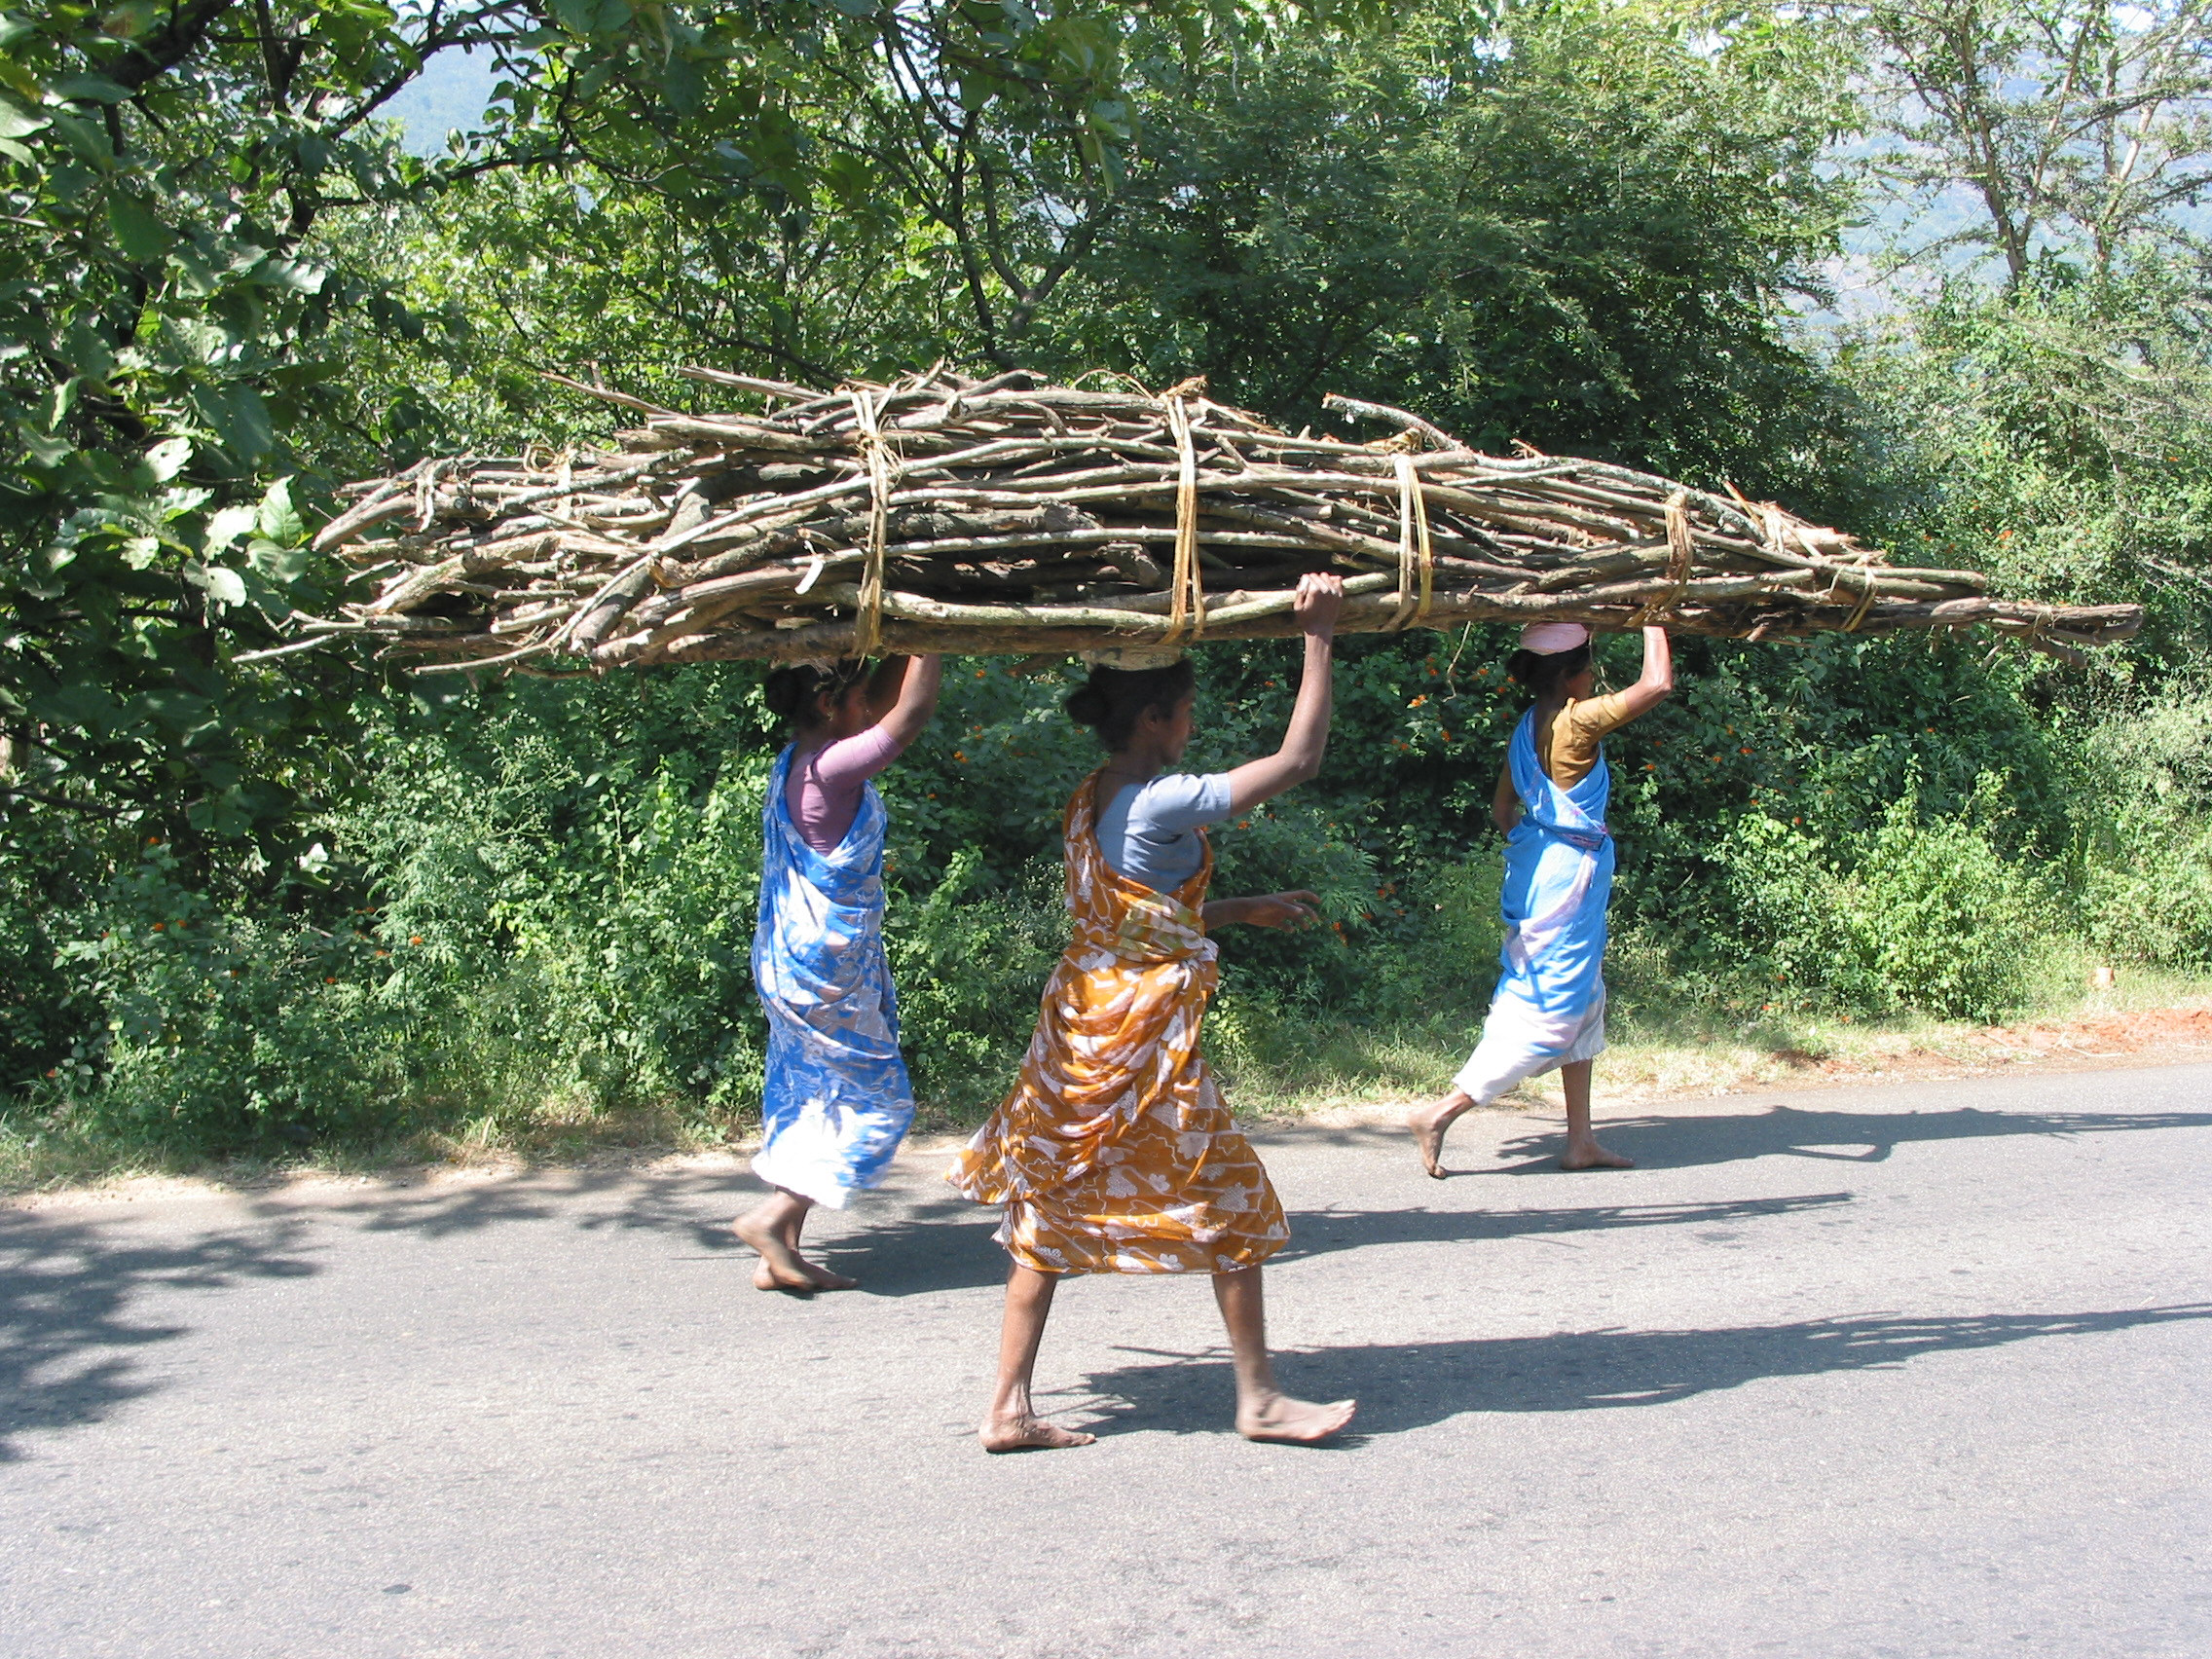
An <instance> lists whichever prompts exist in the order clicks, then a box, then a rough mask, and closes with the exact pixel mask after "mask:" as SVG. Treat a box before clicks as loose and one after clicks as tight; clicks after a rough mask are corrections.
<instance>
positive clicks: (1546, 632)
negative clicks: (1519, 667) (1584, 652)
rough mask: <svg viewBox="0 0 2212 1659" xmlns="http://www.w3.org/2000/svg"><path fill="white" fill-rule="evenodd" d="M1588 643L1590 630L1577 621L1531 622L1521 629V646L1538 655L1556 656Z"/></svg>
mask: <svg viewBox="0 0 2212 1659" xmlns="http://www.w3.org/2000/svg"><path fill="white" fill-rule="evenodd" d="M1589 643H1590V630H1589V629H1587V628H1585V627H1584V626H1583V625H1582V624H1581V623H1579V622H1531V623H1530V624H1529V625H1528V626H1527V627H1526V628H1524V629H1522V630H1521V648H1522V649H1523V650H1525V651H1534V652H1535V653H1536V655H1538V656H1557V655H1559V653H1560V652H1562V651H1570V650H1572V649H1574V647H1575V646H1577V645H1588V644H1589Z"/></svg>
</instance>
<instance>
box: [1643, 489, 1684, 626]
mask: <svg viewBox="0 0 2212 1659" xmlns="http://www.w3.org/2000/svg"><path fill="white" fill-rule="evenodd" d="M1696 557H1697V542H1696V540H1695V539H1694V538H1693V537H1692V536H1691V535H1690V493H1689V492H1688V491H1687V490H1677V491H1676V492H1675V493H1674V494H1673V495H1672V496H1669V497H1668V498H1667V580H1668V581H1670V582H1672V583H1673V584H1674V591H1673V592H1672V593H1669V594H1667V595H1665V596H1664V597H1662V598H1655V599H1651V600H1648V601H1646V602H1645V603H1644V605H1643V608H1641V609H1640V610H1639V611H1637V613H1636V615H1635V616H1634V617H1633V618H1631V619H1630V622H1629V626H1630V627H1632V628H1646V627H1649V626H1650V625H1651V624H1652V623H1654V622H1656V621H1658V620H1659V619H1660V618H1661V617H1663V616H1669V615H1672V614H1673V613H1674V609H1675V607H1676V606H1677V605H1679V604H1680V603H1681V599H1682V595H1683V594H1685V593H1687V592H1689V587H1690V570H1691V566H1692V564H1693V563H1694V561H1695V560H1696Z"/></svg>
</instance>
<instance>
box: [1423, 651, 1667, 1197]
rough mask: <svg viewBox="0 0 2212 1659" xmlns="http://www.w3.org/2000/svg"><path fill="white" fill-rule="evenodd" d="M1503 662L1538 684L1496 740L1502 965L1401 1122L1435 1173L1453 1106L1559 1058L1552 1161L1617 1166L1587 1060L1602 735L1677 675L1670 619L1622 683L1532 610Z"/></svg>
mask: <svg viewBox="0 0 2212 1659" xmlns="http://www.w3.org/2000/svg"><path fill="white" fill-rule="evenodd" d="M1506 672H1507V673H1508V674H1510V675H1511V676H1512V677H1513V678H1514V680H1515V681H1517V682H1519V683H1520V684H1522V685H1523V686H1525V687H1527V688H1528V689H1529V690H1530V691H1531V692H1533V693H1534V694H1535V698H1536V702H1535V706H1534V707H1533V708H1531V709H1530V711H1529V712H1528V713H1527V714H1525V715H1523V716H1522V717H1521V722H1520V724H1518V725H1517V726H1515V727H1514V728H1513V740H1512V742H1511V743H1510V744H1509V745H1508V746H1507V748H1506V764H1505V770H1504V772H1503V774H1502V775H1501V776H1500V777H1499V778H1498V780H1497V793H1496V794H1495V796H1494V797H1493V800H1492V802H1491V817H1492V819H1493V821H1494V822H1495V823H1496V825H1497V827H1498V828H1499V829H1500V830H1504V831H1505V886H1504V888H1503V891H1502V893H1501V896H1500V897H1501V903H1502V907H1503V909H1504V912H1505V949H1504V950H1503V952H1502V953H1501V954H1500V957H1499V961H1500V964H1501V966H1502V967H1503V969H1504V972H1503V974H1501V975H1500V976H1499V977H1498V981H1497V990H1496V992H1495V993H1494V995H1493V997H1492V1000H1491V1005H1490V1014H1489V1017H1487V1018H1486V1019H1485V1020H1484V1021H1483V1034H1482V1040H1481V1041H1480V1042H1479V1043H1478V1044H1477V1045H1476V1047H1475V1051H1474V1053H1473V1054H1472V1055H1470V1056H1469V1057H1468V1060H1467V1063H1466V1064H1465V1065H1463V1066H1461V1067H1460V1068H1459V1075H1458V1076H1457V1077H1456V1078H1454V1079H1453V1080H1452V1092H1451V1093H1449V1094H1447V1095H1446V1096H1445V1097H1444V1098H1443V1099H1441V1100H1439V1101H1437V1102H1436V1104H1435V1105H1433V1106H1429V1107H1426V1108H1424V1109H1423V1110H1421V1111H1419V1112H1416V1113H1414V1114H1413V1115H1412V1116H1411V1117H1410V1118H1409V1119H1408V1120H1407V1127H1409V1128H1411V1129H1412V1130H1413V1132H1414V1138H1415V1141H1416V1142H1417V1143H1418V1145H1419V1149H1420V1161H1421V1166H1422V1167H1423V1168H1425V1169H1426V1170H1427V1171H1428V1172H1429V1174H1430V1175H1432V1176H1434V1177H1435V1178H1436V1179H1437V1180H1439V1181H1441V1180H1443V1179H1444V1177H1445V1175H1446V1174H1447V1173H1448V1172H1447V1171H1446V1169H1445V1168H1444V1165H1443V1163H1442V1161H1441V1160H1442V1158H1443V1154H1444V1131H1445V1129H1446V1128H1447V1127H1449V1126H1450V1124H1451V1123H1452V1121H1453V1119H1455V1118H1456V1117H1458V1116H1459V1114H1460V1113H1462V1112H1465V1111H1468V1110H1469V1109H1471V1108H1473V1107H1476V1106H1480V1105H1482V1104H1484V1103H1485V1102H1487V1101H1491V1100H1494V1099H1496V1098H1497V1097H1498V1096H1499V1095H1501V1094H1503V1093H1504V1092H1505V1091H1506V1090H1507V1089H1509V1088H1513V1086H1514V1085H1515V1084H1518V1083H1522V1082H1525V1081H1526V1080H1527V1079H1529V1078H1531V1077H1535V1076H1538V1075H1539V1074H1541V1073H1543V1072H1548V1071H1551V1070H1553V1069H1555V1068H1556V1069H1557V1070H1558V1072H1559V1074H1560V1082H1561V1085H1562V1086H1563V1088H1564V1091H1565V1093H1566V1095H1567V1151H1566V1153H1565V1155H1564V1156H1562V1157H1561V1159H1560V1167H1561V1168H1563V1169H1626V1168H1628V1167H1629V1161H1628V1160H1627V1159H1625V1158H1623V1157H1621V1156H1620V1155H1619V1154H1618V1153H1614V1152H1608V1151H1606V1150H1605V1149H1604V1147H1602V1146H1600V1145H1599V1144H1598V1137H1597V1136H1596V1135H1595V1134H1593V1133H1592V1132H1591V1129H1590V1063H1591V1061H1593V1060H1594V1059H1596V1058H1597V1057H1598V1055H1599V1054H1600V1053H1602V1052H1603V1051H1604V1047H1605V980H1604V958H1605V904H1606V901H1607V900H1609V899H1610V898H1611V897H1612V891H1613V836H1612V831H1611V830H1608V829H1606V828H1605V802H1606V799H1607V797H1608V795H1609V794H1610V793H1611V790H1612V776H1611V774H1610V773H1609V772H1608V771H1607V770H1606V767H1605V757H1604V755H1603V754H1602V753H1601V752H1600V748H1599V745H1600V743H1601V741H1602V740H1603V739H1604V737H1605V736H1606V734H1608V733H1610V732H1615V731H1618V730H1619V729H1620V728H1621V727H1622V726H1624V725H1627V724H1628V723H1629V721H1631V720H1633V719H1638V718H1639V717H1640V716H1642V715H1645V714H1648V713H1649V712H1650V711H1651V710H1653V709H1655V708H1657V707H1658V706H1659V704H1660V703H1661V702H1662V701H1663V700H1664V699H1665V698H1666V696H1667V694H1668V693H1669V692H1670V691H1672V690H1674V688H1675V669H1674V660H1673V656H1672V653H1671V652H1670V650H1669V647H1668V644H1667V630H1666V629H1664V628H1646V629H1644V630H1643V673H1642V674H1641V677H1639V679H1638V680H1637V682H1636V683H1635V684H1634V685H1631V686H1630V687H1629V688H1628V689H1627V690H1626V691H1616V692H1613V693H1612V694H1611V695H1609V696H1604V697H1596V696H1593V695H1592V692H1594V691H1595V690H1596V689H1597V685H1596V677H1595V675H1594V674H1593V672H1592V670H1591V667H1590V630H1589V629H1587V628H1585V627H1584V626H1583V625H1582V624H1581V623H1579V622H1541V623H1536V624H1534V625H1532V626H1530V627H1527V628H1524V629H1522V630H1521V648H1520V649H1519V650H1518V651H1516V652H1514V653H1513V656H1512V658H1511V659H1510V660H1509V661H1508V662H1507V664H1506Z"/></svg>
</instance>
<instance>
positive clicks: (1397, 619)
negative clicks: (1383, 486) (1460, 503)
mask: <svg viewBox="0 0 2212 1659" xmlns="http://www.w3.org/2000/svg"><path fill="white" fill-rule="evenodd" d="M1391 459H1392V460H1393V461H1396V462H1397V468H1398V612H1397V614H1396V615H1395V616H1393V617H1392V618H1391V619H1390V627H1391V630H1392V631H1393V632H1396V631H1398V630H1400V629H1403V628H1406V627H1408V626H1409V625H1418V624H1419V623H1422V622H1425V621H1427V620H1428V609H1429V606H1430V604H1431V603H1432V602H1433V600H1434V599H1435V596H1436V549H1435V547H1434V546H1433V545H1432V544H1431V542H1430V540H1429V533H1428V495H1427V492H1426V491H1425V490H1423V489H1422V487H1421V481H1420V473H1419V471H1418V470H1417V469H1416V468H1415V466H1414V458H1413V457H1412V456H1410V455H1408V454H1406V453H1405V452H1404V451H1403V450H1400V451H1399V452H1398V453H1397V454H1396V455H1395V456H1393V457H1391ZM1417 546H1418V547H1419V571H1420V592H1419V597H1418V598H1417V597H1416V595H1415V592H1414V571H1415V549H1416V547H1417Z"/></svg>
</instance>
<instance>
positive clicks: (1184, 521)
mask: <svg viewBox="0 0 2212 1659" xmlns="http://www.w3.org/2000/svg"><path fill="white" fill-rule="evenodd" d="M1167 425H1168V429H1169V430H1170V431H1172V432H1173V433H1174V434H1175V449H1176V453H1177V456H1178V457H1179V459H1180V461H1181V470H1180V472H1179V474H1178V476H1177V478H1176V481H1175V573H1174V575H1173V576H1172V577H1171V578H1170V579H1169V582H1168V598H1167V606H1168V609H1167V637H1166V643H1167V644H1169V645H1173V644H1175V643H1177V642H1179V641H1180V640H1181V639H1182V638H1183V635H1184V632H1185V630H1186V629H1187V630H1188V631H1189V633H1190V635H1191V637H1192V638H1193V639H1196V638H1198V635H1200V634H1203V633H1204V632H1205V631H1206V591H1205V583H1204V580H1203V578H1202V577H1201V575H1200V574H1199V571H1198V447H1197V445H1195V444H1194V443H1193V442H1192V439H1191V411H1190V409H1189V408H1188V407H1187V406H1186V405H1185V404H1184V402H1183V400H1182V398H1180V397H1177V396H1170V397H1169V398H1168V399H1167Z"/></svg>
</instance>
